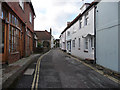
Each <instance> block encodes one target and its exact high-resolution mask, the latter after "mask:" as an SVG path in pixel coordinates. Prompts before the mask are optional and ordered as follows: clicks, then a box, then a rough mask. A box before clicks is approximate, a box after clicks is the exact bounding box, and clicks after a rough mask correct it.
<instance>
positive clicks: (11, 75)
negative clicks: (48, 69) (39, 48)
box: [0, 54, 40, 89]
mask: <svg viewBox="0 0 120 90" xmlns="http://www.w3.org/2000/svg"><path fill="white" fill-rule="evenodd" d="M39 57H40V54H32V55H31V56H29V57H26V58H22V59H20V60H18V61H16V62H14V63H12V64H9V65H8V66H5V67H3V68H0V80H1V81H2V82H0V86H1V88H8V87H10V85H11V84H12V83H13V82H14V81H15V80H16V79H17V78H18V76H19V75H20V74H21V73H22V72H23V71H24V70H25V69H26V68H27V67H28V66H29V65H30V64H31V63H32V62H33V61H34V60H35V59H38V58H39ZM1 72H2V73H1ZM1 88H0V89H1Z"/></svg>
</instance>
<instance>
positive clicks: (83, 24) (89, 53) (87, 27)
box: [65, 3, 96, 60]
mask: <svg viewBox="0 0 120 90" xmlns="http://www.w3.org/2000/svg"><path fill="white" fill-rule="evenodd" d="M94 5H96V3H92V4H88V3H85V4H84V5H83V6H82V7H81V14H79V15H78V16H77V17H76V18H75V19H74V20H73V21H72V22H71V23H70V25H69V26H67V27H66V29H65V30H66V50H67V52H68V53H71V54H72V55H74V56H77V57H79V58H81V59H87V60H94V30H95V28H94V23H95V22H94V14H95V13H94V12H95V7H94Z"/></svg>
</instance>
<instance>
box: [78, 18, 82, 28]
mask: <svg viewBox="0 0 120 90" xmlns="http://www.w3.org/2000/svg"><path fill="white" fill-rule="evenodd" d="M79 28H80V29H81V28H82V18H80V20H79Z"/></svg>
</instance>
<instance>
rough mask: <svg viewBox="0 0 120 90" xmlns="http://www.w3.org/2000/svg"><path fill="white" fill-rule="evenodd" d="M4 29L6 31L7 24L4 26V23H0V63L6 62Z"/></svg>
mask: <svg viewBox="0 0 120 90" xmlns="http://www.w3.org/2000/svg"><path fill="white" fill-rule="evenodd" d="M6 29H7V24H5V21H2V44H1V45H0V46H1V50H0V57H2V62H6V61H5V60H6V57H7V56H6V45H7V43H6V35H7V34H6Z"/></svg>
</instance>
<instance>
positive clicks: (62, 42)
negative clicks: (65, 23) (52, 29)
mask: <svg viewBox="0 0 120 90" xmlns="http://www.w3.org/2000/svg"><path fill="white" fill-rule="evenodd" d="M60 48H61V50H63V51H66V32H64V31H63V32H62V33H61V35H60Z"/></svg>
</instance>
